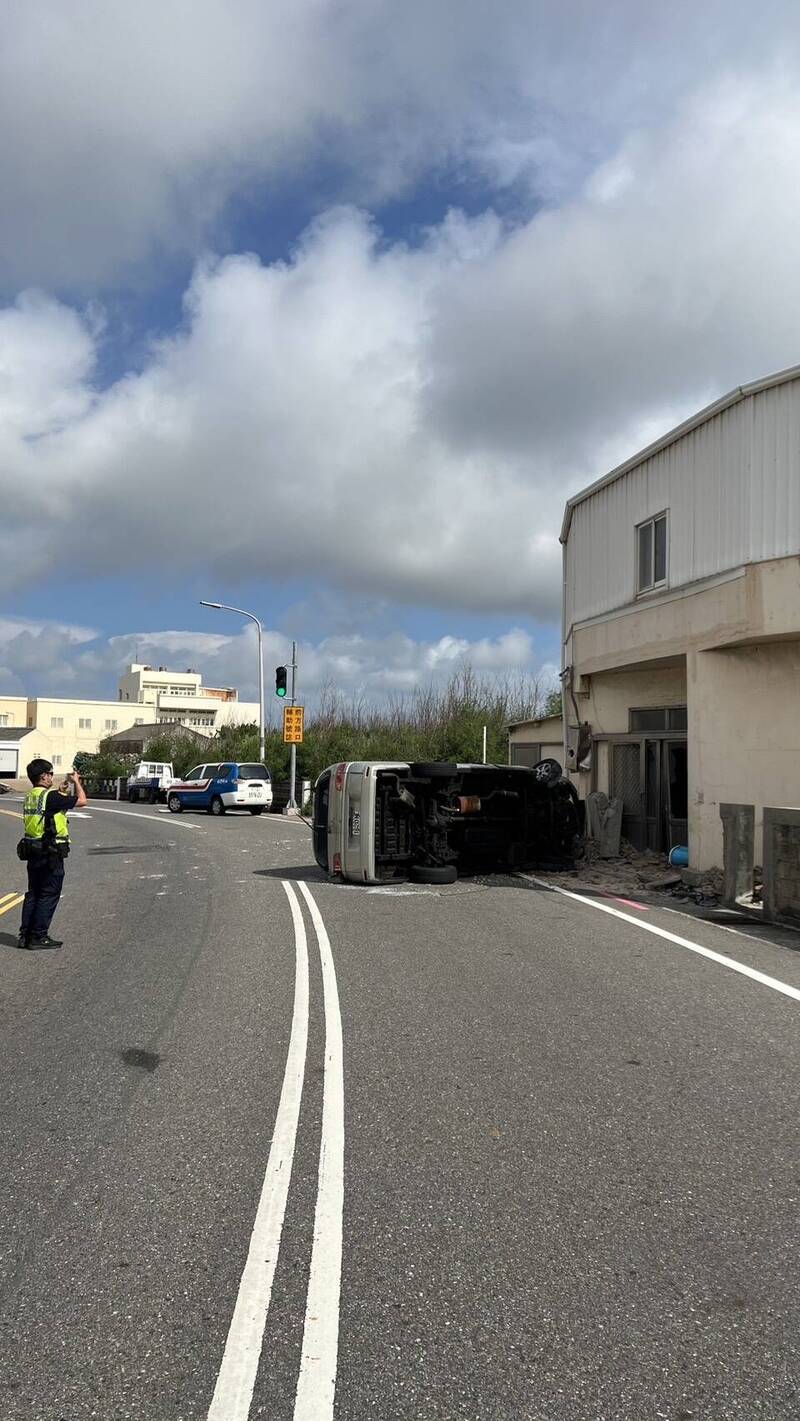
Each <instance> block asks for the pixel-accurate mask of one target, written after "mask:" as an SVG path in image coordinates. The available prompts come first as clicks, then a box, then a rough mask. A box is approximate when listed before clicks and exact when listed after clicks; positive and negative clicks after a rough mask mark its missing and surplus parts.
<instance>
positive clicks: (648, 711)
mask: <svg viewBox="0 0 800 1421" xmlns="http://www.w3.org/2000/svg"><path fill="white" fill-rule="evenodd" d="M628 726H629V729H630V730H631V732H636V731H639V732H640V733H641V734H644V735H663V734H664V733H665V732H666V731H670V730H678V731H685V730H686V727H687V719H686V707H685V706H646V707H642V708H641V709H638V710H629V711H628Z"/></svg>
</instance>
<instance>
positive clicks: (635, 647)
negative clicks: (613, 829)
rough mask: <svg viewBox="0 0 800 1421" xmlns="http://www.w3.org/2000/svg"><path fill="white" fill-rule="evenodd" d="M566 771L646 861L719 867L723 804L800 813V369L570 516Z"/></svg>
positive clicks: (647, 459) (634, 464) (641, 460)
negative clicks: (615, 803) (606, 805)
mask: <svg viewBox="0 0 800 1421" xmlns="http://www.w3.org/2000/svg"><path fill="white" fill-rule="evenodd" d="M561 542H562V544H563V556H564V607H563V648H564V650H563V665H564V678H563V679H564V686H565V701H566V707H567V712H568V719H567V731H566V739H567V742H568V743H567V747H566V758H567V764H568V765H569V766H570V769H571V772H572V773H573V775H574V776H575V777H577V780H578V782H579V787H580V790H581V793H582V794H585V793H587V792H588V791H589V790H590V789H593V788H596V789H601V790H604V791H606V793H609V794H614V795H618V796H620V797H621V799H622V801H623V806H624V817H623V833H624V834H625V836H626V837H627V838H629V839H630V840H631V841H632V842H633V843H636V844H638V845H640V846H642V847H645V846H649V847H652V848H669V847H670V846H671V845H674V844H679V843H687V842H688V845H689V855H690V864H691V865H692V866H694V867H697V868H707V867H710V866H711V865H712V864H720V863H721V862H722V831H721V824H720V818H719V806H720V803H721V802H724V801H733V802H743V803H749V804H754V805H755V806H756V815H757V820H756V833H757V841H756V852H757V855H758V853H759V852H760V843H759V830H760V813H761V810H762V809H763V807H764V805H798V804H800V366H797V367H793V368H792V369H790V370H785V371H782V372H781V373H779V374H777V375H772V376H770V377H769V378H767V379H765V380H759V381H756V382H755V383H753V384H750V385H743V386H741V387H740V388H738V389H736V390H733V391H732V392H731V393H730V394H729V395H726V396H725V397H724V398H723V399H720V400H717V401H716V402H715V403H714V404H712V405H709V406H708V408H707V409H704V410H701V411H700V412H699V414H697V415H695V416H693V417H692V418H691V419H688V420H686V421H685V422H684V423H683V424H681V425H679V426H678V428H677V429H673V430H672V431H671V432H670V433H668V434H666V435H664V437H663V438H661V439H659V440H657V441H656V442H655V443H654V444H651V445H650V446H649V447H648V448H646V449H644V450H642V452H641V453H639V454H636V455H634V457H633V458H631V459H628V460H627V461H626V462H625V463H624V464H621V465H620V466H619V467H618V468H616V469H613V470H612V471H611V473H609V474H607V475H606V476H605V477H604V478H602V479H599V480H598V481H597V482H596V483H594V484H592V485H591V486H590V487H589V488H587V489H584V491H583V492H582V493H579V494H577V495H576V496H575V497H574V498H571V499H570V500H569V502H568V503H567V506H566V510H565V514H564V522H563V526H562V531H561Z"/></svg>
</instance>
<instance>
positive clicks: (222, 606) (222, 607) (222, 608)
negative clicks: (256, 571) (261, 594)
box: [200, 598, 264, 764]
mask: <svg viewBox="0 0 800 1421" xmlns="http://www.w3.org/2000/svg"><path fill="white" fill-rule="evenodd" d="M200 606H201V607H213V608H214V609H215V610H216V611H217V612H238V613H239V616H240V617H249V618H250V621H251V622H255V624H256V627H257V629H258V758H259V760H260V761H261V763H262V764H263V763H264V653H263V647H262V637H263V632H264V628H263V627H262V625H261V623H260V621H259V620H258V617H257V616H256V615H255V613H254V612H246V611H245V610H244V607H229V606H228V604H227V602H204V601H203V600H202V598H201V599H200Z"/></svg>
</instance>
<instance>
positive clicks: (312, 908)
mask: <svg viewBox="0 0 800 1421" xmlns="http://www.w3.org/2000/svg"><path fill="white" fill-rule="evenodd" d="M297 886H298V888H299V889H300V892H301V893H302V895H303V897H304V898H305V900H306V903H307V905H308V911H309V912H310V914H311V921H312V922H313V924H314V930H315V932H316V934H317V941H318V943H319V956H320V964H321V967H322V986H323V995H324V1000H325V1078H324V1083H323V1097H322V1139H321V1142H320V1155H319V1183H318V1191H317V1207H316V1213H315V1215H314V1243H313V1247H312V1252H311V1269H310V1273H309V1280H308V1293H307V1296H306V1317H305V1325H304V1328H303V1350H302V1355H301V1360H300V1375H299V1377H298V1380H297V1392H296V1395H295V1403H294V1421H330V1418H332V1416H333V1402H334V1395H335V1392H336V1362H337V1355H338V1349H339V1294H340V1288H341V1276H342V1214H343V1209H344V1065H343V1051H342V1018H341V1013H340V1010H339V993H338V990H337V987H336V970H335V968H334V965H333V954H332V952H331V945H330V942H329V940H328V934H327V932H326V930H325V924H324V923H323V921H322V915H321V913H320V911H319V908H318V907H317V905H316V903H315V901H314V899H313V898H312V896H311V893H310V892H309V889H308V887H307V886H306V884H305V883H298V885H297Z"/></svg>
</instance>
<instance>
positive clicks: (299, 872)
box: [253, 863, 335, 883]
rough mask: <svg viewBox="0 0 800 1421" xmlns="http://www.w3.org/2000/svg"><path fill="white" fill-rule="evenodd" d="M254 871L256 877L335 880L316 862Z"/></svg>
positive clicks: (322, 881) (316, 880) (318, 881)
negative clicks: (293, 866) (318, 866)
mask: <svg viewBox="0 0 800 1421" xmlns="http://www.w3.org/2000/svg"><path fill="white" fill-rule="evenodd" d="M253 873H254V874H255V876H256V878H293V879H295V880H297V879H302V880H303V882H305V883H333V882H334V881H335V880H334V879H331V878H328V877H327V875H326V874H324V873H323V872H322V869H321V868H317V866H316V864H313V865H312V864H308V863H302V864H299V865H298V866H297V867H295V868H291V867H286V868H254V869H253Z"/></svg>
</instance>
